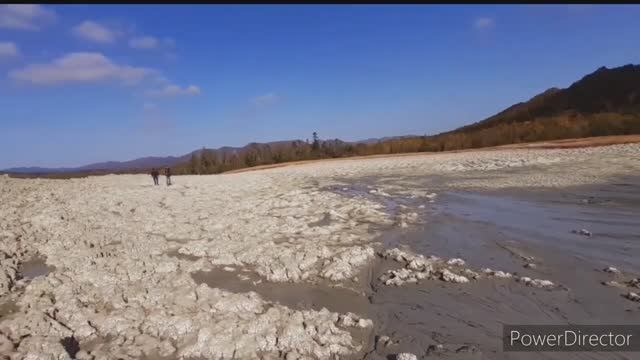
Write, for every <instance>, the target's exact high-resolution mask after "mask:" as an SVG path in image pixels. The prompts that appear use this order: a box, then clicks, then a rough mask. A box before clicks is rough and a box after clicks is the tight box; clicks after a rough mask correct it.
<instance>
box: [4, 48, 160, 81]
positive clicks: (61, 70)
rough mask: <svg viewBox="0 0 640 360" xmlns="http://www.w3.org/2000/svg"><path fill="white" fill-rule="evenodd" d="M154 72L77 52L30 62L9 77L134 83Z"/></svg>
mask: <svg viewBox="0 0 640 360" xmlns="http://www.w3.org/2000/svg"><path fill="white" fill-rule="evenodd" d="M155 74H156V71H154V70H152V69H147V68H141V67H133V66H126V65H118V64H115V63H113V62H112V61H111V60H110V59H109V58H107V57H106V56H104V55H102V54H101V53H94V52H77V53H70V54H67V55H65V56H62V57H60V58H58V59H55V60H54V61H52V62H51V63H48V64H32V65H28V66H27V67H25V68H23V69H21V70H14V71H11V72H10V73H9V77H11V78H12V79H14V80H17V81H24V82H29V83H32V84H37V85H54V84H61V83H71V82H85V83H86V82H101V81H114V80H115V81H120V82H122V83H124V84H135V83H138V82H140V81H141V80H142V79H144V78H145V77H147V76H150V75H155Z"/></svg>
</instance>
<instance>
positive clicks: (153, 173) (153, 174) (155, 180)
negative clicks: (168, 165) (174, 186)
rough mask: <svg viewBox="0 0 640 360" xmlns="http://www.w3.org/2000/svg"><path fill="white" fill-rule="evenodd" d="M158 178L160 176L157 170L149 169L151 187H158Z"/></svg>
mask: <svg viewBox="0 0 640 360" xmlns="http://www.w3.org/2000/svg"><path fill="white" fill-rule="evenodd" d="M159 176H160V172H159V171H158V169H156V168H153V169H151V177H152V178H153V185H160V181H159V180H158V177H159Z"/></svg>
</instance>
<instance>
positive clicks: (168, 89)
mask: <svg viewBox="0 0 640 360" xmlns="http://www.w3.org/2000/svg"><path fill="white" fill-rule="evenodd" d="M201 92H202V91H201V90H200V88H199V87H198V86H195V85H189V86H187V87H184V88H183V87H180V86H178V85H174V84H169V85H166V86H165V87H164V88H162V89H160V90H152V91H150V92H149V95H151V96H156V97H176V96H188V95H200V93H201Z"/></svg>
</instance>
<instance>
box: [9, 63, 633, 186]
mask: <svg viewBox="0 0 640 360" xmlns="http://www.w3.org/2000/svg"><path fill="white" fill-rule="evenodd" d="M601 113H614V114H620V115H628V114H632V115H638V114H640V65H631V64H630V65H625V66H621V67H618V68H613V69H608V68H606V67H601V68H599V69H598V70H596V71H595V72H593V73H591V74H589V75H587V76H585V77H583V78H582V79H580V80H578V81H576V82H575V83H573V84H572V85H571V86H569V87H568V88H566V89H558V88H551V89H548V90H546V91H544V92H543V93H541V94H539V95H536V96H534V97H533V98H531V99H530V100H529V101H526V102H521V103H518V104H515V105H513V106H510V107H509V108H507V109H505V110H503V111H501V112H499V113H498V114H496V115H493V116H491V117H489V118H487V119H484V120H482V121H479V122H477V123H474V124H470V125H467V126H463V127H460V128H457V129H455V130H452V131H448V132H444V133H441V134H437V135H433V136H430V138H437V137H443V136H446V135H450V134H456V133H461V134H464V133H471V132H477V131H479V130H483V129H489V128H495V127H497V126H500V125H505V124H512V123H523V122H532V121H536V122H537V121H541V119H545V118H549V117H553V116H559V115H567V114H568V115H569V116H571V115H572V114H573V115H576V114H579V115H582V116H584V115H587V116H588V115H591V114H601ZM417 137H419V136H418V135H404V136H392V137H383V138H370V139H365V140H361V141H354V142H343V141H341V140H337V139H336V140H331V141H332V142H339V143H342V144H347V143H350V144H354V145H357V144H375V143H379V142H385V141H395V140H402V139H411V138H417ZM292 142H300V143H302V141H301V140H289V141H274V142H268V143H250V144H248V145H246V146H243V147H229V146H225V147H221V148H218V149H213V150H214V151H215V152H216V153H217V154H234V153H243V152H244V151H245V150H249V149H252V148H254V149H255V148H263V147H278V146H280V145H283V144H287V143H288V144H291V143H292ZM203 150H204V149H199V150H195V151H192V152H190V153H188V154H185V155H182V156H168V157H154V156H151V157H144V158H139V159H134V160H130V161H122V162H120V161H108V162H102V163H95V164H89V165H85V166H80V167H75V168H41V167H16V168H10V169H5V170H3V171H2V172H4V173H14V174H31V175H44V174H60V173H78V172H82V173H91V172H126V171H134V170H139V171H141V170H146V169H150V168H153V167H165V166H170V167H173V166H176V165H179V164H184V163H186V162H188V161H189V160H190V159H191V157H192V155H199V154H200V153H201V152H202V151H203ZM206 150H212V149H206Z"/></svg>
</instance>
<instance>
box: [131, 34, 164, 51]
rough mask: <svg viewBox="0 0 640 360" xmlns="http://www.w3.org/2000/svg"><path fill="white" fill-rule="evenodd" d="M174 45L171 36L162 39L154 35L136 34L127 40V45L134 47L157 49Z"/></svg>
mask: <svg viewBox="0 0 640 360" xmlns="http://www.w3.org/2000/svg"><path fill="white" fill-rule="evenodd" d="M174 46H175V41H174V40H173V39H172V38H163V39H162V40H160V39H158V38H156V37H154V36H137V37H134V38H132V39H131V40H129V47H131V48H134V49H143V50H147V49H157V48H160V47H167V48H171V47H174Z"/></svg>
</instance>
